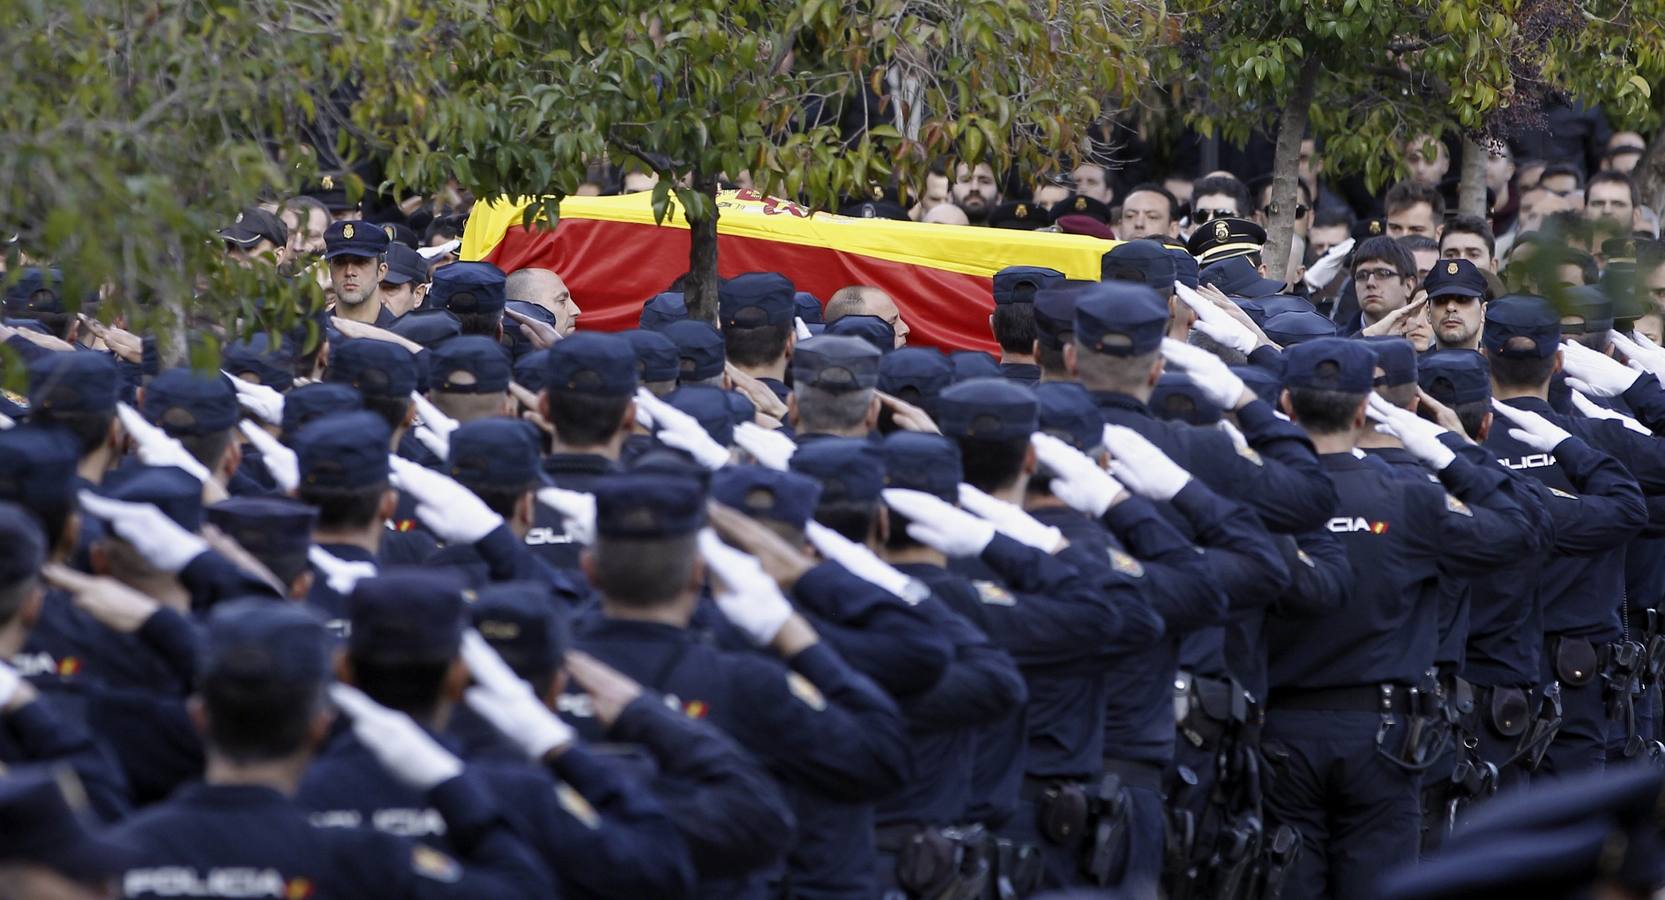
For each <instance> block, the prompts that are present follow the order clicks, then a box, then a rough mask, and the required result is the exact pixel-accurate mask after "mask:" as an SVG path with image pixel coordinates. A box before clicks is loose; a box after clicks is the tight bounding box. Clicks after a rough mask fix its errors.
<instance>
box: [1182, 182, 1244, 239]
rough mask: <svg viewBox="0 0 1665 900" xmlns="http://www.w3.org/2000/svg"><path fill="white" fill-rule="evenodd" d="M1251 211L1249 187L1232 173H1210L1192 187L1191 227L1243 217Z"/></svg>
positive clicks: (1195, 227) (1193, 228)
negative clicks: (1217, 220)
mask: <svg viewBox="0 0 1665 900" xmlns="http://www.w3.org/2000/svg"><path fill="white" fill-rule="evenodd" d="M1248 212H1249V189H1248V188H1246V187H1244V186H1243V182H1241V181H1238V180H1237V179H1235V178H1233V177H1231V176H1230V175H1210V176H1208V177H1207V178H1201V179H1198V180H1197V183H1196V184H1195V185H1194V186H1193V187H1192V188H1191V228H1192V230H1195V229H1197V228H1200V227H1202V226H1203V225H1205V224H1207V223H1209V222H1212V221H1214V220H1215V219H1242V218H1246V217H1247V214H1248Z"/></svg>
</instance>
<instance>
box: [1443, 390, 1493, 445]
mask: <svg viewBox="0 0 1665 900" xmlns="http://www.w3.org/2000/svg"><path fill="white" fill-rule="evenodd" d="M1451 411H1452V412H1454V413H1456V414H1457V420H1458V421H1460V422H1462V423H1463V431H1465V432H1467V433H1468V436H1469V437H1471V438H1474V439H1475V440H1480V426H1481V425H1484V424H1486V416H1488V415H1490V414H1491V411H1492V401H1491V398H1489V397H1488V398H1487V399H1485V400H1471V401H1469V402H1468V403H1459V404H1457V405H1456V406H1453V407H1452V408H1451Z"/></svg>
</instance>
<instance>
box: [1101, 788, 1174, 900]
mask: <svg viewBox="0 0 1665 900" xmlns="http://www.w3.org/2000/svg"><path fill="white" fill-rule="evenodd" d="M1122 791H1123V795H1124V796H1125V797H1126V798H1127V809H1128V823H1127V837H1126V847H1127V850H1126V856H1125V859H1126V860H1127V863H1126V865H1125V867H1124V868H1123V869H1122V877H1121V881H1120V882H1119V883H1117V884H1113V885H1111V886H1110V887H1111V888H1112V889H1113V890H1116V891H1118V892H1119V893H1117V894H1116V895H1115V896H1117V897H1125V898H1127V900H1145V898H1150V900H1155V897H1156V896H1157V885H1158V884H1159V883H1160V882H1161V880H1162V860H1163V856H1164V854H1165V852H1166V851H1167V822H1166V818H1167V807H1166V804H1165V803H1164V802H1163V800H1162V794H1161V793H1159V792H1157V791H1153V790H1151V789H1149V788H1144V787H1124V788H1123V789H1122Z"/></svg>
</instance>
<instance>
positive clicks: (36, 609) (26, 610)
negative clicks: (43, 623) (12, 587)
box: [13, 581, 46, 631]
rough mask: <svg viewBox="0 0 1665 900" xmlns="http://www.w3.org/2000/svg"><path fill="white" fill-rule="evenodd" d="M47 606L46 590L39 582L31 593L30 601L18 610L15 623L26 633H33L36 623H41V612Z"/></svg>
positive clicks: (24, 602)
mask: <svg viewBox="0 0 1665 900" xmlns="http://www.w3.org/2000/svg"><path fill="white" fill-rule="evenodd" d="M45 604H46V588H45V587H43V586H42V585H41V584H40V583H39V582H38V581H37V582H36V583H35V588H34V590H32V591H30V592H29V597H28V599H26V600H24V601H23V605H22V606H19V607H18V608H17V616H16V617H15V618H14V619H13V621H15V622H17V623H18V624H19V625H22V626H23V629H24V630H25V631H33V630H34V627H35V623H36V622H39V621H40V611H41V608H42V607H43V606H44V605H45Z"/></svg>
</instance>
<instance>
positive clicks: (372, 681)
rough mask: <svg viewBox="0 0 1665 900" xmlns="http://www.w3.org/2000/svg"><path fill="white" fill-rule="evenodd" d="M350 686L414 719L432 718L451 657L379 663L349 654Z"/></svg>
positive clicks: (437, 705)
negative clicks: (350, 662) (351, 675)
mask: <svg viewBox="0 0 1665 900" xmlns="http://www.w3.org/2000/svg"><path fill="white" fill-rule="evenodd" d="M351 660H352V663H353V682H354V686H355V687H357V688H358V689H359V690H361V691H363V692H364V693H366V694H368V695H369V696H370V699H372V700H374V701H376V702H377V703H380V704H381V705H383V706H385V707H387V708H389V709H394V710H398V711H399V712H402V713H405V714H407V715H409V716H410V717H411V718H413V719H416V720H417V721H418V722H420V721H422V720H424V719H429V718H432V717H433V715H434V712H435V710H437V709H438V708H439V701H440V694H441V692H442V691H443V689H444V686H445V673H446V671H447V670H449V669H450V668H451V660H449V659H442V660H423V661H421V662H393V663H390V662H382V661H380V660H369V659H363V658H360V657H357V656H354V657H351Z"/></svg>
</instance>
